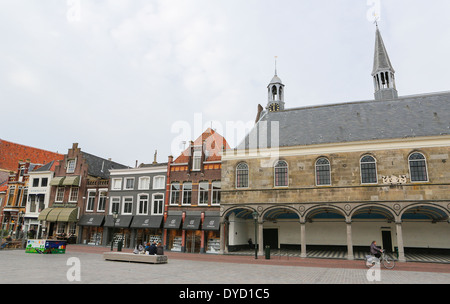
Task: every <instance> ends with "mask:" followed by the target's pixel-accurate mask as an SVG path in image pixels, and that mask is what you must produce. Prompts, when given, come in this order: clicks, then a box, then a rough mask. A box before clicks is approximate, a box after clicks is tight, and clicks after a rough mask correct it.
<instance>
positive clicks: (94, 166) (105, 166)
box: [81, 151, 129, 179]
mask: <svg viewBox="0 0 450 304" xmlns="http://www.w3.org/2000/svg"><path fill="white" fill-rule="evenodd" d="M81 153H82V155H83V158H84V159H85V160H86V163H87V164H88V174H89V175H91V176H96V177H101V178H105V179H106V178H109V175H110V173H109V170H111V169H127V168H129V167H128V166H125V165H122V164H119V163H116V162H113V161H111V160H109V159H104V158H101V157H98V156H95V155H92V154H89V153H86V152H83V151H81Z"/></svg>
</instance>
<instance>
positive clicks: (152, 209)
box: [151, 193, 164, 215]
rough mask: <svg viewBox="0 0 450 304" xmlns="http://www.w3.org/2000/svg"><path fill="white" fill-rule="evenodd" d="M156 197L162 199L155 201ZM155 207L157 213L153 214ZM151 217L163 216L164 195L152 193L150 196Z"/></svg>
mask: <svg viewBox="0 0 450 304" xmlns="http://www.w3.org/2000/svg"><path fill="white" fill-rule="evenodd" d="M157 195H158V196H161V197H162V198H161V199H159V198H158V199H157V198H156V196H157ZM156 204H157V205H156ZM155 207H156V208H157V209H158V212H155ZM159 210H161V211H160V212H159ZM151 215H164V193H153V194H152V205H151Z"/></svg>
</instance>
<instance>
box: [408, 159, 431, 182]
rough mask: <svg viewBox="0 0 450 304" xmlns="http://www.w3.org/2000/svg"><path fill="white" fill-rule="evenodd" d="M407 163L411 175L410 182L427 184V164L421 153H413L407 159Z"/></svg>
mask: <svg viewBox="0 0 450 304" xmlns="http://www.w3.org/2000/svg"><path fill="white" fill-rule="evenodd" d="M408 161H409V173H410V175H411V181H412V182H427V181H428V173H427V164H426V160H425V156H423V154H422V153H418V152H416V153H413V154H411V155H410V156H409V158H408Z"/></svg>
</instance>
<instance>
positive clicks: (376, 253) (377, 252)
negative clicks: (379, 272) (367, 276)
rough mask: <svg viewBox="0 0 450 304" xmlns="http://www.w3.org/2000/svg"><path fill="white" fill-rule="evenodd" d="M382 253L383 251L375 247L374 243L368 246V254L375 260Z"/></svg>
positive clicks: (375, 243)
mask: <svg viewBox="0 0 450 304" xmlns="http://www.w3.org/2000/svg"><path fill="white" fill-rule="evenodd" d="M382 252H383V250H381V249H380V248H378V247H377V242H376V241H373V242H372V244H370V253H371V254H372V255H374V256H375V257H377V258H380V257H381V253H382Z"/></svg>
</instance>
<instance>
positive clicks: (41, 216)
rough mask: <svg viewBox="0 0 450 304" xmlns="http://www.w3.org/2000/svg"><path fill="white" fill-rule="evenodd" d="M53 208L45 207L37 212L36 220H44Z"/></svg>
mask: <svg viewBox="0 0 450 304" xmlns="http://www.w3.org/2000/svg"><path fill="white" fill-rule="evenodd" d="M52 210H53V208H45V209H44V210H42V211H41V212H40V213H39V216H38V221H46V220H47V216H48V214H49V213H50V212H51V211H52Z"/></svg>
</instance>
